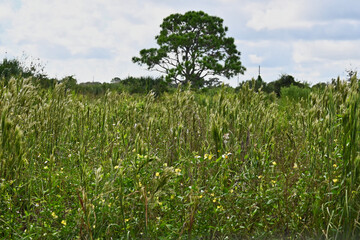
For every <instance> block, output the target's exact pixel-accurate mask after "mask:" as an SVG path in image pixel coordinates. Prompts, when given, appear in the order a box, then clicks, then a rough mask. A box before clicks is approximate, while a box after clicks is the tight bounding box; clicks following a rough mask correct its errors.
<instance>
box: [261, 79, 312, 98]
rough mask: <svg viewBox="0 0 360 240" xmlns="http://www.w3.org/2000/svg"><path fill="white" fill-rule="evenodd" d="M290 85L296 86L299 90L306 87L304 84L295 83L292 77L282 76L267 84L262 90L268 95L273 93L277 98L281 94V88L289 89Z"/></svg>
mask: <svg viewBox="0 0 360 240" xmlns="http://www.w3.org/2000/svg"><path fill="white" fill-rule="evenodd" d="M291 85H294V86H297V87H300V88H304V87H306V85H305V84H302V83H300V82H297V81H295V79H294V77H293V76H291V75H287V74H283V75H281V77H280V78H279V79H278V80H276V81H273V82H270V83H269V84H267V85H266V87H265V88H264V91H265V92H268V93H271V92H275V93H276V95H277V96H278V97H279V96H280V93H281V88H283V87H290V86H291Z"/></svg>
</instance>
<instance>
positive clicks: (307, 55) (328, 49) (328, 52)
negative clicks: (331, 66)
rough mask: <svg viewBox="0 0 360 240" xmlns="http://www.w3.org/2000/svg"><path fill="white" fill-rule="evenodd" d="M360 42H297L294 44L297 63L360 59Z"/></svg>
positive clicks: (294, 56)
mask: <svg viewBox="0 0 360 240" xmlns="http://www.w3.org/2000/svg"><path fill="white" fill-rule="evenodd" d="M359 46H360V40H338V41H335V40H316V41H296V42H295V43H294V44H293V48H294V51H293V60H294V62H295V63H304V62H314V61H328V62H334V61H344V60H345V61H352V60H355V59H359V57H358V56H360V48H359Z"/></svg>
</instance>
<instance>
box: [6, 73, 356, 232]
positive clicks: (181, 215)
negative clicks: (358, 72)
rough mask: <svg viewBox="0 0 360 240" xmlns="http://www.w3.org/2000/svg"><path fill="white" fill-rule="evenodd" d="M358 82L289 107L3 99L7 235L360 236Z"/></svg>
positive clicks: (58, 90)
mask: <svg viewBox="0 0 360 240" xmlns="http://www.w3.org/2000/svg"><path fill="white" fill-rule="evenodd" d="M359 97H360V94H359V81H358V79H356V77H354V78H353V79H352V81H351V83H348V82H342V81H340V80H338V81H337V82H336V83H335V84H334V85H329V86H328V87H327V88H326V89H325V90H324V92H311V93H306V97H302V98H288V99H287V101H282V100H280V101H278V100H276V98H275V97H274V96H271V95H270V96H269V95H267V94H265V93H263V92H261V91H260V92H256V91H254V90H253V89H251V88H249V86H245V87H244V88H243V89H242V90H241V91H240V92H239V93H236V94H235V93H233V92H232V91H230V90H229V89H226V88H223V89H221V90H220V91H219V92H218V93H217V94H214V95H212V96H207V95H205V94H199V93H194V92H192V91H191V90H189V89H187V90H186V89H185V90H181V89H179V90H178V91H176V92H175V93H172V94H164V95H163V96H161V97H155V96H154V94H151V93H150V94H148V95H146V96H145V95H128V94H126V93H121V94H117V93H114V92H107V93H106V94H105V95H104V96H102V97H98V98H91V97H88V96H83V95H77V94H74V93H72V92H69V91H68V90H67V89H66V88H65V86H64V85H61V84H59V85H57V86H56V87H55V89H53V90H42V89H38V88H37V87H35V86H33V85H32V84H31V83H30V82H29V81H28V80H26V79H12V80H11V81H10V82H9V84H8V85H7V86H6V87H3V88H1V89H0V103H1V104H0V114H1V131H0V139H1V145H0V161H1V162H0V178H1V180H0V181H1V187H0V193H1V194H0V206H1V207H0V236H1V238H6V239H12V238H15V239H21V238H25V239H30V238H31V239H53V238H54V239H56V238H68V239H72V238H81V239H98V238H100V239H101V238H105V239H111V238H113V239H133V238H135V239H136V238H148V239H191V238H194V239H196V238H207V239H226V238H251V237H255V238H279V237H288V238H291V239H293V238H313V239H319V238H323V239H342V238H346V239H351V238H353V239H356V238H357V237H359V230H360V229H359V228H360V225H359V214H360V206H359V202H360V201H359V191H360V189H359V186H360V185H359V181H360V179H359V175H360V174H359V171H360V170H359V167H360V166H359V164H360V162H359V161H360V156H359V147H360V146H359V143H358V142H359V139H358V135H359V122H358V119H359V107H358V104H359V100H360V99H359Z"/></svg>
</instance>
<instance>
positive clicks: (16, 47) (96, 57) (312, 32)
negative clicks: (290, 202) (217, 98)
mask: <svg viewBox="0 0 360 240" xmlns="http://www.w3.org/2000/svg"><path fill="white" fill-rule="evenodd" d="M348 5H351V6H348ZM359 5H360V4H359V2H358V0H349V4H347V5H346V6H345V7H344V8H341V9H340V7H341V6H343V3H339V2H338V1H337V0H319V1H316V2H313V1H310V0H293V1H283V0H244V1H236V0H210V1H205V0H199V1H196V2H194V1H190V0H184V1H181V2H180V1H175V0H171V1H160V0H149V1H145V0H133V1H126V0H87V1H85V0H76V1H74V0H52V1H49V0H31V1H25V0H22V1H21V0H0V42H1V46H0V55H2V56H3V55H4V53H5V52H7V55H5V56H7V57H12V56H13V57H18V56H20V55H21V54H22V52H25V54H27V55H29V56H32V57H34V58H40V59H41V61H42V62H45V63H46V68H45V71H46V72H47V73H48V74H49V76H58V77H63V76H66V75H71V74H74V75H75V76H76V77H77V78H78V80H79V82H82V81H91V80H92V79H93V77H94V79H95V81H110V80H111V78H112V77H115V76H119V77H126V76H128V75H133V76H140V75H153V74H156V73H154V72H148V71H146V70H145V68H144V67H140V66H138V65H136V64H133V63H132V62H131V57H133V56H136V55H138V54H139V51H140V50H141V49H143V48H149V47H155V46H156V44H155V40H154V36H155V35H157V34H159V30H160V27H159V25H160V24H161V22H162V20H163V18H165V17H167V16H168V15H170V14H172V13H176V12H180V13H184V12H186V11H188V10H203V11H205V12H207V13H209V14H210V15H214V16H219V17H221V18H223V19H224V25H226V26H229V36H230V37H234V38H235V39H236V45H237V46H238V50H239V51H241V53H242V57H241V61H242V62H243V65H244V66H245V67H246V68H247V71H246V72H245V75H242V76H240V78H241V79H244V80H247V79H251V77H256V76H257V71H258V65H261V68H262V76H263V79H264V80H265V81H273V80H276V79H277V78H278V77H279V74H281V73H288V74H293V75H294V77H295V78H299V79H304V80H309V79H311V81H316V80H319V81H320V80H322V79H331V77H336V76H337V75H338V74H340V73H341V72H343V71H344V69H346V68H347V67H348V66H349V65H350V64H352V65H354V66H355V67H358V66H359V61H360V58H359V56H360V52H359V51H360V48H359V47H358V46H360V42H359V40H355V41H351V39H360V35H359V29H360V17H358V16H360V14H357V13H359V10H356V9H360V8H359ZM299 39H301V40H299ZM311 39H313V40H314V39H315V40H314V41H312V40H311ZM337 40H339V41H337ZM340 40H341V41H340ZM330 76H331V77H330ZM241 79H240V80H241ZM231 81H232V80H231ZM309 81H310V80H309Z"/></svg>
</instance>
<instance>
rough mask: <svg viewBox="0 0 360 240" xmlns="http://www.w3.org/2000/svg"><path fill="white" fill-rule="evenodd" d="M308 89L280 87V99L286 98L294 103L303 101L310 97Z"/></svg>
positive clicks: (292, 86)
mask: <svg viewBox="0 0 360 240" xmlns="http://www.w3.org/2000/svg"><path fill="white" fill-rule="evenodd" d="M310 92H311V90H310V88H301V87H298V86H294V85H291V86H290V87H282V88H281V89H280V94H281V98H284V99H285V98H286V99H290V100H294V101H297V102H298V101H300V100H301V99H303V100H305V99H307V98H308V97H309V95H310Z"/></svg>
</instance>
